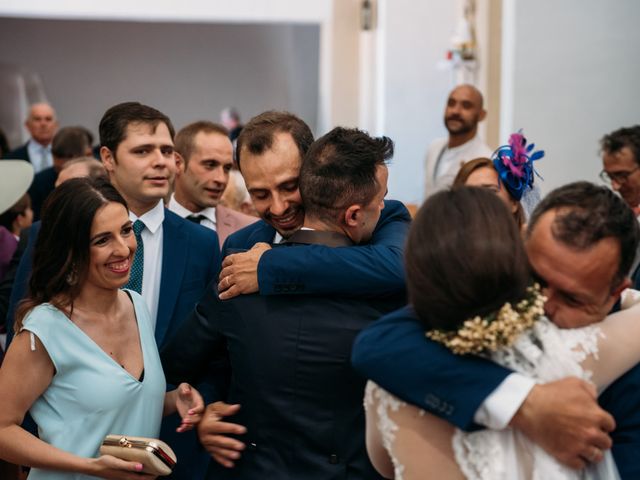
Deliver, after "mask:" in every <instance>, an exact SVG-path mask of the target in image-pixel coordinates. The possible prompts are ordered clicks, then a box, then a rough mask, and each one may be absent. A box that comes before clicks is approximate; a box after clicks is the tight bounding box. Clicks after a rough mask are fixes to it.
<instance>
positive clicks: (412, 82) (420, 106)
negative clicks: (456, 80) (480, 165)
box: [376, 0, 456, 204]
mask: <svg viewBox="0 0 640 480" xmlns="http://www.w3.org/2000/svg"><path fill="white" fill-rule="evenodd" d="M379 5H380V8H381V11H380V13H381V15H380V24H379V28H380V29H381V36H382V42H380V44H381V45H380V47H381V48H382V49H383V51H382V59H380V61H382V62H383V64H384V65H383V67H382V69H381V70H382V78H381V79H380V81H381V82H382V83H381V87H380V88H381V90H382V95H381V103H382V105H381V106H379V112H378V114H379V115H380V119H381V122H380V123H381V131H379V132H376V133H378V134H380V133H383V134H385V135H388V136H389V137H391V138H392V139H393V140H394V141H395V142H396V154H395V156H394V160H393V163H392V165H391V168H390V175H389V198H396V199H398V200H402V201H404V202H407V203H416V204H420V203H421V201H422V197H423V190H424V175H425V174H424V158H425V154H426V151H427V147H428V145H429V144H430V143H431V142H432V141H433V140H434V139H435V138H437V137H441V136H444V135H446V130H445V128H444V124H443V119H442V118H443V114H444V107H445V102H446V98H447V95H448V93H449V90H450V89H451V87H452V85H451V83H450V81H451V75H450V73H449V72H446V71H441V70H438V69H437V68H436V64H437V63H438V61H440V60H441V59H443V58H444V55H445V53H446V51H447V49H448V48H449V47H450V38H451V35H452V34H453V31H454V26H455V11H456V4H455V2H451V1H449V0H421V1H420V2H416V1H413V0H382V1H380V2H379Z"/></svg>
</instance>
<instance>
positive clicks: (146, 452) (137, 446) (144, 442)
mask: <svg viewBox="0 0 640 480" xmlns="http://www.w3.org/2000/svg"><path fill="white" fill-rule="evenodd" d="M100 454H101V455H112V456H114V457H117V458H121V459H122V460H127V461H130V462H138V463H141V464H142V465H143V466H144V468H143V469H142V471H143V473H149V474H151V475H157V476H162V475H169V474H170V473H171V471H172V470H173V467H174V466H175V464H176V462H177V459H176V454H175V453H173V450H171V447H169V445H167V444H166V443H165V442H163V441H162V440H158V439H155V438H145V437H127V436H126V435H107V436H106V437H105V439H104V440H103V441H102V445H100Z"/></svg>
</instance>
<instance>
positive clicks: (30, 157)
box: [5, 102, 58, 173]
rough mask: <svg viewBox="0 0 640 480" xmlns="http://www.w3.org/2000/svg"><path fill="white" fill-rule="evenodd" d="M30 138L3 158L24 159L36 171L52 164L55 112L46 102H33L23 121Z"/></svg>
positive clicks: (55, 127)
mask: <svg viewBox="0 0 640 480" xmlns="http://www.w3.org/2000/svg"><path fill="white" fill-rule="evenodd" d="M24 125H25V127H26V128H27V130H28V131H29V134H30V135H31V138H30V139H29V141H28V142H27V143H25V144H24V145H22V146H21V147H18V148H16V149H15V150H13V151H11V152H9V153H7V154H6V155H5V158H11V159H16V160H26V161H27V162H30V163H31V164H32V165H33V169H34V170H35V172H36V173H38V172H40V171H42V170H44V169H45V168H48V167H51V166H53V157H52V156H51V142H52V141H53V136H54V135H55V133H56V131H57V130H58V120H57V118H56V112H55V110H54V109H53V107H52V106H51V105H49V104H48V103H44V102H41V103H34V104H33V105H31V108H30V109H29V116H28V117H27V120H26V121H25V122H24Z"/></svg>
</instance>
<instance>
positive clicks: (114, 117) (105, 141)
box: [99, 102, 175, 155]
mask: <svg viewBox="0 0 640 480" xmlns="http://www.w3.org/2000/svg"><path fill="white" fill-rule="evenodd" d="M135 123H142V124H148V125H150V126H152V127H153V129H154V131H155V129H156V128H157V127H158V125H159V124H160V123H164V124H165V125H166V126H167V128H168V129H169V133H170V134H171V138H172V139H173V137H174V136H175V130H174V129H173V125H172V124H171V120H169V117H167V116H166V115H165V114H164V113H162V112H160V111H158V110H156V109H155V108H153V107H149V106H147V105H143V104H141V103H139V102H125V103H119V104H118V105H114V106H113V107H111V108H110V109H109V110H107V111H106V112H105V114H104V115H103V116H102V120H100V127H99V132H100V145H102V146H103V147H107V148H108V149H109V150H111V152H112V153H113V154H114V155H115V153H116V150H117V149H118V145H120V143H121V142H122V141H123V140H124V139H125V136H126V134H127V127H128V126H129V125H131V124H135Z"/></svg>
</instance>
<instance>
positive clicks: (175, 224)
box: [99, 102, 220, 480]
mask: <svg viewBox="0 0 640 480" xmlns="http://www.w3.org/2000/svg"><path fill="white" fill-rule="evenodd" d="M99 130H100V143H101V148H100V156H101V158H102V162H103V164H104V166H105V169H106V170H107V174H108V175H109V179H110V180H111V183H112V184H113V185H114V187H116V188H117V189H118V191H119V192H120V194H122V196H123V197H124V198H125V200H126V201H127V204H128V205H129V216H130V218H131V220H132V221H133V223H134V230H135V232H136V240H137V241H138V251H140V249H141V248H142V252H143V256H142V258H141V259H140V258H139V257H138V254H137V253H136V259H135V260H134V265H133V266H132V274H131V280H130V283H129V284H128V287H130V288H134V289H138V288H139V289H140V290H141V294H142V297H143V298H144V299H145V302H146V303H147V306H148V307H149V310H150V311H151V318H152V319H155V333H156V335H155V336H156V342H157V344H158V347H159V348H161V347H162V346H163V345H165V344H166V343H167V342H168V341H169V340H170V339H171V338H172V337H173V335H174V334H175V332H176V331H177V330H178V328H179V326H180V324H181V323H182V321H183V320H184V319H185V318H186V317H187V315H188V314H189V313H190V312H191V311H192V310H193V307H194V306H195V304H196V303H197V301H198V299H199V298H200V297H201V296H202V294H203V293H204V291H205V288H206V287H207V285H208V284H209V283H210V282H211V281H212V280H213V279H214V277H215V275H216V274H217V272H218V269H219V265H220V257H219V255H220V254H219V249H220V247H219V244H218V237H217V235H216V233H215V232H214V231H213V230H210V229H207V228H204V227H202V226H200V225H196V224H194V223H192V222H189V221H187V220H185V219H183V218H181V217H179V216H178V215H176V214H175V213H173V212H171V211H169V210H167V209H166V208H164V199H165V198H166V197H167V196H168V195H169V192H170V188H171V183H172V182H173V178H174V175H175V172H176V158H175V150H174V145H173V137H174V129H173V126H172V124H171V121H170V120H169V118H168V117H167V116H166V115H164V114H163V113H161V112H159V111H158V110H156V109H154V108H152V107H149V106H146V105H142V104H140V103H137V102H126V103H121V104H118V105H115V106H113V107H111V108H110V109H109V110H107V111H106V112H105V114H104V116H103V117H102V120H101V121H100V127H99ZM140 260H142V262H141V264H140V265H141V267H142V269H141V270H142V271H141V275H140V276H139V277H138V278H136V277H135V275H134V270H136V263H137V262H139V261H140ZM203 393H204V392H203ZM174 417H175V416H174ZM172 418H173V417H172ZM174 420H175V421H176V422H177V419H175V418H174ZM176 427H177V423H175V424H172V423H171V422H170V421H169V422H168V421H164V422H163V431H162V434H161V436H162V437H163V438H164V439H166V440H167V441H169V443H170V444H171V445H172V447H173V448H174V449H175V450H176V454H177V455H179V456H180V457H181V460H182V461H181V462H180V463H179V464H178V466H177V467H176V470H175V471H174V473H173V474H172V478H176V479H177V478H179V479H185V480H187V479H189V480H190V479H192V478H197V477H198V476H199V475H202V474H203V471H204V468H205V466H206V463H207V460H208V459H207V458H206V456H205V455H203V454H201V452H197V451H196V448H197V440H196V438H195V435H188V436H185V435H183V434H180V435H179V436H177V435H176V434H175V428H176Z"/></svg>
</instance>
